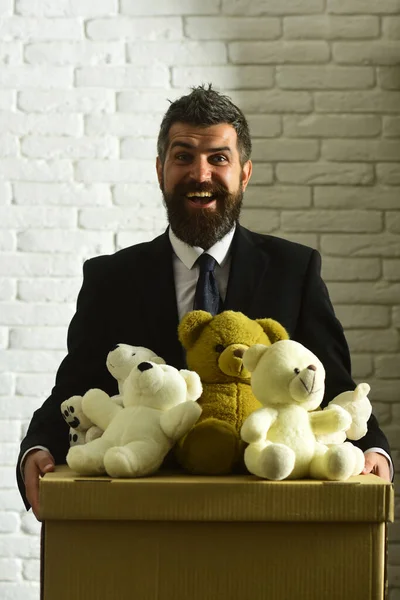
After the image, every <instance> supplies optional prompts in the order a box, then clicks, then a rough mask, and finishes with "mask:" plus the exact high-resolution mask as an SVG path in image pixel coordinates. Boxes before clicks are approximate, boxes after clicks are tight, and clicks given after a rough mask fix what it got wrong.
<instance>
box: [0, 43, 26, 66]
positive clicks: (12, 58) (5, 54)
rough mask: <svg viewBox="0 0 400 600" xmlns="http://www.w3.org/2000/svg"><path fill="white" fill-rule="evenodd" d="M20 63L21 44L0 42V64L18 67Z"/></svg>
mask: <svg viewBox="0 0 400 600" xmlns="http://www.w3.org/2000/svg"><path fill="white" fill-rule="evenodd" d="M21 63H22V44H21V43H20V42H0V64H3V65H19V64H21Z"/></svg>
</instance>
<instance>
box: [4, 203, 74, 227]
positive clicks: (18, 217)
mask: <svg viewBox="0 0 400 600" xmlns="http://www.w3.org/2000/svg"><path fill="white" fill-rule="evenodd" d="M75 224H76V209H75V208H44V207H37V208H36V209H35V210H34V211H32V210H31V209H30V208H29V207H24V206H7V207H5V208H3V207H1V206H0V228H5V229H8V228H11V229H14V228H16V229H21V228H22V229H26V228H28V227H43V228H45V227H74V226H75Z"/></svg>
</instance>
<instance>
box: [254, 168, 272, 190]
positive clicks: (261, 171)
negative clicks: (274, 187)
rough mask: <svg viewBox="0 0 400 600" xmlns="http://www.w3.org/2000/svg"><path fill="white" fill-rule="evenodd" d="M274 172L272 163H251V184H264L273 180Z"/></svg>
mask: <svg viewBox="0 0 400 600" xmlns="http://www.w3.org/2000/svg"><path fill="white" fill-rule="evenodd" d="M273 179H274V172H273V169H272V165H269V164H267V163H255V164H254V165H253V173H252V176H251V182H252V184H253V185H265V184H270V183H272V182H273Z"/></svg>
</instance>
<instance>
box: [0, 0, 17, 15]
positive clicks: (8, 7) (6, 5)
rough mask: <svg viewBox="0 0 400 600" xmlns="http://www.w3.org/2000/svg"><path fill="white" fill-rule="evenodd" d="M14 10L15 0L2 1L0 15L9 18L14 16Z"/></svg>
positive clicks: (0, 1)
mask: <svg viewBox="0 0 400 600" xmlns="http://www.w3.org/2000/svg"><path fill="white" fill-rule="evenodd" d="M13 8H14V2H13V0H0V15H1V16H3V17H8V16H10V15H12V13H13Z"/></svg>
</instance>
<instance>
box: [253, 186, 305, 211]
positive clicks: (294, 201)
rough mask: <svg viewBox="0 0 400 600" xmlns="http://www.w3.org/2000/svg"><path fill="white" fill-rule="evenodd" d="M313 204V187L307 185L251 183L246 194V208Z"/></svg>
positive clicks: (295, 206)
mask: <svg viewBox="0 0 400 600" xmlns="http://www.w3.org/2000/svg"><path fill="white" fill-rule="evenodd" d="M310 205H311V188H309V187H305V186H294V185H293V186H278V185H274V186H269V187H263V186H255V185H250V186H249V187H248V188H247V190H246V194H245V196H244V206H245V207H246V208H277V209H281V208H282V209H285V208H297V209H300V208H308V207H309V206H310Z"/></svg>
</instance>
